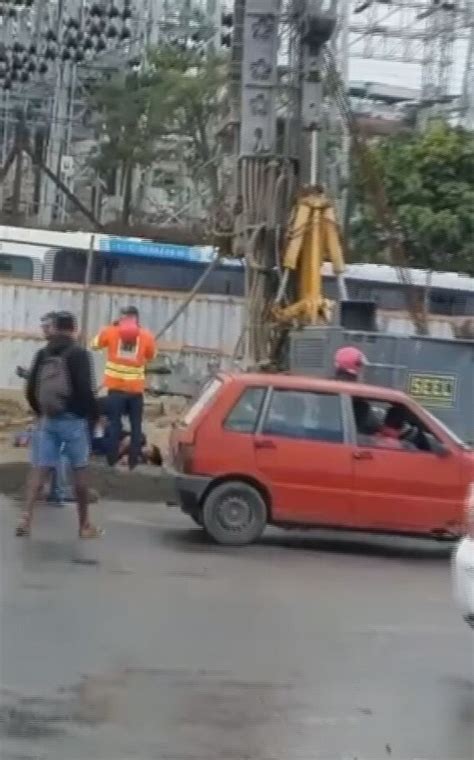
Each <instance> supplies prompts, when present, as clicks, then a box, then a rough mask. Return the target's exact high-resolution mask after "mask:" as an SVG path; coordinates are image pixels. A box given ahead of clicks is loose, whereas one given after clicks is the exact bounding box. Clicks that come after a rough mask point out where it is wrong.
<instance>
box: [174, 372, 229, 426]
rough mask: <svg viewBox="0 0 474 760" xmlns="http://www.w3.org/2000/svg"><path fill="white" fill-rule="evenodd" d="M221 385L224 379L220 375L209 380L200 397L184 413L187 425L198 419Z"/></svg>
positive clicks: (184, 420)
mask: <svg viewBox="0 0 474 760" xmlns="http://www.w3.org/2000/svg"><path fill="white" fill-rule="evenodd" d="M221 386H222V380H220V379H219V378H218V377H214V378H213V379H212V380H209V382H208V383H207V385H205V386H204V388H203V390H202V392H201V394H200V395H199V397H198V398H197V399H196V400H195V401H194V402H193V403H192V404H191V406H190V407H189V409H188V411H187V412H186V414H185V415H184V417H183V423H184V424H185V425H190V424H191V423H192V422H193V421H194V420H195V419H196V417H197V416H198V414H200V412H202V410H203V409H204V407H205V406H207V405H208V404H209V402H210V401H212V399H213V398H214V396H215V395H216V393H217V391H218V390H219V388H220V387H221Z"/></svg>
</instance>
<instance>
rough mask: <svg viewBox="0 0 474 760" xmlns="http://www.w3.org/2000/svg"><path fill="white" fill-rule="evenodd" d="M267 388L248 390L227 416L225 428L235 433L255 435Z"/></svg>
mask: <svg viewBox="0 0 474 760" xmlns="http://www.w3.org/2000/svg"><path fill="white" fill-rule="evenodd" d="M265 391H266V388H247V389H246V390H245V391H244V392H243V393H242V395H241V396H240V397H239V399H238V400H237V402H236V404H235V405H234V406H233V407H232V409H231V411H230V412H229V414H228V415H227V417H226V419H225V422H224V428H225V429H226V430H233V431H234V432H235V433H253V431H254V430H255V427H256V425H257V421H258V418H259V415H260V409H261V407H262V402H263V398H264V396H265Z"/></svg>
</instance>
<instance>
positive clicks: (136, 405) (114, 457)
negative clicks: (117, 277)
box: [91, 306, 156, 470]
mask: <svg viewBox="0 0 474 760" xmlns="http://www.w3.org/2000/svg"><path fill="white" fill-rule="evenodd" d="M91 348H92V349H93V350H106V351H107V360H106V364H105V370H104V380H103V384H104V386H105V387H106V388H107V391H108V398H107V417H108V422H109V426H110V427H109V431H110V445H109V451H108V454H107V461H108V463H109V464H110V465H112V466H113V465H115V464H116V463H117V461H118V459H119V448H120V438H121V433H122V418H123V417H124V416H127V417H128V418H129V421H130V449H129V462H128V463H129V468H130V469H131V470H133V469H134V468H135V467H136V465H137V464H138V462H139V458H140V452H141V440H142V425H143V394H144V390H145V367H146V365H147V363H148V362H150V361H151V360H152V359H153V358H154V356H155V354H156V341H155V338H154V337H153V335H152V333H151V332H150V331H149V330H145V329H144V328H143V327H141V325H140V317H139V313H138V309H136V308H135V307H134V306H129V307H127V308H126V309H123V310H122V312H121V315H120V318H119V319H118V320H117V322H114V323H113V324H111V325H107V326H106V327H104V328H103V329H102V330H101V331H100V332H99V334H98V335H97V336H96V337H95V338H94V340H93V341H92V343H91Z"/></svg>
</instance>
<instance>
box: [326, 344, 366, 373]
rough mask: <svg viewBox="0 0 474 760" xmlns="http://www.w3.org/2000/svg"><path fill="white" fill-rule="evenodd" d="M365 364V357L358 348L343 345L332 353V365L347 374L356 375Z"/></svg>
mask: <svg viewBox="0 0 474 760" xmlns="http://www.w3.org/2000/svg"><path fill="white" fill-rule="evenodd" d="M365 364H367V359H366V357H365V356H364V354H363V353H362V351H360V350H359V349H358V348H355V347H354V346H343V347H342V348H338V349H337V351H336V353H335V354H334V367H335V369H336V370H340V371H342V372H346V373H347V374H348V375H354V377H357V376H358V375H359V373H360V371H361V369H362V367H363V366H364V365H365Z"/></svg>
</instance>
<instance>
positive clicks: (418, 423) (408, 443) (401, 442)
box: [352, 396, 437, 451]
mask: <svg viewBox="0 0 474 760" xmlns="http://www.w3.org/2000/svg"><path fill="white" fill-rule="evenodd" d="M352 405H353V410H354V421H355V425H356V432H357V443H358V445H359V446H365V447H371V448H380V449H395V450H399V451H433V449H434V445H433V441H434V443H435V444H436V441H437V439H436V437H435V436H434V434H433V433H432V432H431V431H430V430H429V429H428V428H427V427H426V425H425V424H424V423H423V422H422V420H420V419H419V418H418V417H417V416H416V415H415V414H413V412H412V411H411V410H410V409H409V408H408V407H406V406H405V405H404V404H401V403H398V402H395V403H393V402H390V401H382V400H379V399H370V398H365V397H362V396H360V397H357V396H355V397H353V399H352Z"/></svg>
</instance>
